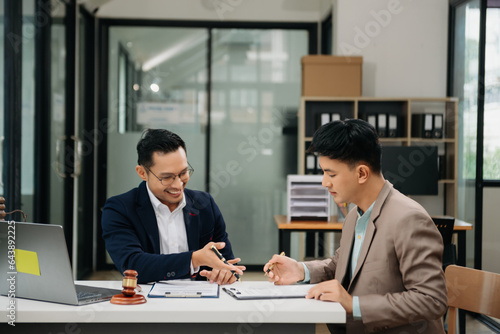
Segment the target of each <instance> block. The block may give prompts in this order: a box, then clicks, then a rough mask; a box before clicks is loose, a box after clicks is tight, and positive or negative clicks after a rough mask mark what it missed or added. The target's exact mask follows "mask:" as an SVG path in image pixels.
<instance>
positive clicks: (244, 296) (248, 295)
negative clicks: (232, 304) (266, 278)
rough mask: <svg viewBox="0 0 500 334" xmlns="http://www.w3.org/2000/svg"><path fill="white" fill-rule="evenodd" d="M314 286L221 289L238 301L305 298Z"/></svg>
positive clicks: (228, 287) (234, 287)
mask: <svg viewBox="0 0 500 334" xmlns="http://www.w3.org/2000/svg"><path fill="white" fill-rule="evenodd" d="M315 285H316V284H293V285H274V284H273V283H269V284H268V285H266V286H262V287H261V286H259V287H254V288H250V287H242V286H238V285H236V284H233V285H231V286H227V287H224V288H222V290H224V291H225V292H226V293H227V294H228V295H230V296H232V297H234V298H236V299H239V300H252V299H282V298H305V296H307V292H308V291H309V289H311V288H312V287H313V286H315Z"/></svg>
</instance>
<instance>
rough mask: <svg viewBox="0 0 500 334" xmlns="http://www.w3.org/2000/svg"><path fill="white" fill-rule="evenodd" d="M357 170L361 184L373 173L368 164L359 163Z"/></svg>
mask: <svg viewBox="0 0 500 334" xmlns="http://www.w3.org/2000/svg"><path fill="white" fill-rule="evenodd" d="M356 172H357V177H358V182H359V184H363V183H365V182H366V181H368V178H369V177H370V174H371V169H370V167H368V166H367V165H363V164H361V165H358V167H357V168H356Z"/></svg>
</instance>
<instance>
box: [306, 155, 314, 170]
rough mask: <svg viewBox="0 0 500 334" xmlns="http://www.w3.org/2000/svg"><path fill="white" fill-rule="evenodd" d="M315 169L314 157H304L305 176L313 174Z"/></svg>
mask: <svg viewBox="0 0 500 334" xmlns="http://www.w3.org/2000/svg"><path fill="white" fill-rule="evenodd" d="M315 168H316V157H315V156H314V155H313V154H307V155H306V174H314V172H315Z"/></svg>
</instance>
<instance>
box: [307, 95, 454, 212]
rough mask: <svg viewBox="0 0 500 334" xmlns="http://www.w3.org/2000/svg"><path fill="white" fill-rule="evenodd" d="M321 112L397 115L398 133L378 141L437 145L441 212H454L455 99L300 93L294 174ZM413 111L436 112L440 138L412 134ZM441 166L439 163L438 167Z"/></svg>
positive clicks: (382, 142) (359, 115) (363, 116)
mask: <svg viewBox="0 0 500 334" xmlns="http://www.w3.org/2000/svg"><path fill="white" fill-rule="evenodd" d="M322 113H332V114H340V117H341V119H346V118H365V117H366V115H368V113H370V115H373V114H375V115H378V114H395V115H398V120H399V123H398V125H399V133H397V136H396V137H381V138H380V143H381V145H382V146H384V145H396V146H418V145H432V146H437V147H438V152H439V155H440V156H442V158H441V163H444V166H445V167H444V169H443V170H442V171H440V174H441V175H440V178H439V181H438V183H439V184H440V185H443V187H444V191H445V194H444V196H445V203H444V212H443V213H442V214H445V215H451V216H454V217H456V215H457V205H456V203H457V177H458V98H456V97H444V98H381V97H317V96H309V97H308V96H302V97H301V104H300V109H299V120H298V174H315V173H316V174H317V172H318V170H316V171H315V172H312V171H311V170H307V173H306V153H305V151H306V149H307V147H308V145H309V143H310V142H311V141H312V136H313V134H314V131H315V130H316V129H317V128H318V127H319V125H320V123H319V122H320V117H321V114H322ZM416 114H433V115H435V114H440V115H442V117H443V121H442V132H443V135H442V138H423V137H418V136H414V135H412V117H413V115H416ZM440 168H443V166H440Z"/></svg>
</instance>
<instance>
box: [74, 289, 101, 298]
mask: <svg viewBox="0 0 500 334" xmlns="http://www.w3.org/2000/svg"><path fill="white" fill-rule="evenodd" d="M75 288H76V296H77V298H78V300H84V299H91V298H99V297H101V296H102V293H98V292H95V288H92V287H89V286H84V285H76V286H75Z"/></svg>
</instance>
